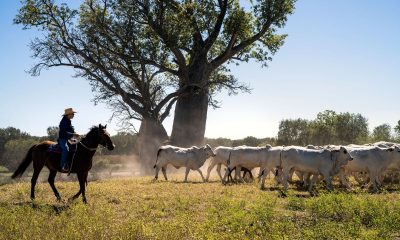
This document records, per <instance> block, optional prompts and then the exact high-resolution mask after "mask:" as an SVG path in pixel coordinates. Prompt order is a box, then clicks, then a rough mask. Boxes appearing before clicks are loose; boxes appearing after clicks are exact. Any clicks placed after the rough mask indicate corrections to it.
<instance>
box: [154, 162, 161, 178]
mask: <svg viewBox="0 0 400 240" xmlns="http://www.w3.org/2000/svg"><path fill="white" fill-rule="evenodd" d="M155 169H156V175H155V176H154V180H157V179H158V172H159V171H160V167H159V166H158V165H156V166H155Z"/></svg>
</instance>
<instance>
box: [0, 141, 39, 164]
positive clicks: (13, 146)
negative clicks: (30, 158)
mask: <svg viewBox="0 0 400 240" xmlns="http://www.w3.org/2000/svg"><path fill="white" fill-rule="evenodd" d="M37 143H38V142H37V139H32V138H30V139H14V140H10V141H8V142H7V143H6V144H5V147H4V154H3V157H2V159H1V162H0V165H4V166H6V167H7V168H8V169H10V170H14V169H16V168H17V166H18V165H19V164H20V163H21V161H22V159H23V158H24V157H25V155H26V154H27V153H28V150H29V148H31V147H32V146H33V145H35V144H37Z"/></svg>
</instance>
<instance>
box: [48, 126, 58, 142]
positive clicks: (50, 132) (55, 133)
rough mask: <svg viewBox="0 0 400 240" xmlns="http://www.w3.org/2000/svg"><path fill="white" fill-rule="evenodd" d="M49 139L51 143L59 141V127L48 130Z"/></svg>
mask: <svg viewBox="0 0 400 240" xmlns="http://www.w3.org/2000/svg"><path fill="white" fill-rule="evenodd" d="M47 137H48V140H50V141H54V142H55V141H57V139H58V127H56V126H53V127H48V128H47Z"/></svg>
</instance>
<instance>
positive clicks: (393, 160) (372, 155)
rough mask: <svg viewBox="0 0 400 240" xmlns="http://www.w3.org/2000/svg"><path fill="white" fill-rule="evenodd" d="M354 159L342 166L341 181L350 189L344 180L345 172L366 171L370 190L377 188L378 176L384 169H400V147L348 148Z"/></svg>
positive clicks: (378, 183) (379, 182)
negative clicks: (370, 186)
mask: <svg viewBox="0 0 400 240" xmlns="http://www.w3.org/2000/svg"><path fill="white" fill-rule="evenodd" d="M349 152H350V154H351V155H352V156H353V158H354V160H353V161H351V162H349V163H348V164H347V165H346V166H344V167H343V168H342V169H341V171H340V174H339V177H340V181H341V183H342V184H343V185H344V186H346V187H347V188H349V189H351V186H350V184H349V183H348V182H347V180H346V177H345V176H346V174H349V173H353V172H367V174H368V176H369V180H370V182H369V184H370V185H372V188H373V189H372V190H373V191H374V192H375V191H377V190H378V188H377V186H378V185H380V184H381V181H380V177H381V176H382V174H383V173H384V172H385V171H386V170H400V154H399V152H400V149H399V147H398V146H394V147H390V148H380V147H376V146H369V147H364V148H358V147H357V148H349Z"/></svg>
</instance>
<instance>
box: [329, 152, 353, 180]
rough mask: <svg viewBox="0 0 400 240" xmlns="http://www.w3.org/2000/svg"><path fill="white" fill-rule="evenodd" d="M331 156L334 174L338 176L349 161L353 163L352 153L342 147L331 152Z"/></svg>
mask: <svg viewBox="0 0 400 240" xmlns="http://www.w3.org/2000/svg"><path fill="white" fill-rule="evenodd" d="M331 156H332V160H333V161H334V164H333V166H334V167H333V169H332V170H333V173H332V174H337V173H338V172H339V170H340V168H341V167H343V166H344V165H346V164H347V163H348V162H349V161H353V157H352V156H351V154H350V152H349V151H348V150H347V149H346V148H345V147H342V146H341V147H340V148H339V149H334V150H331Z"/></svg>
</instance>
